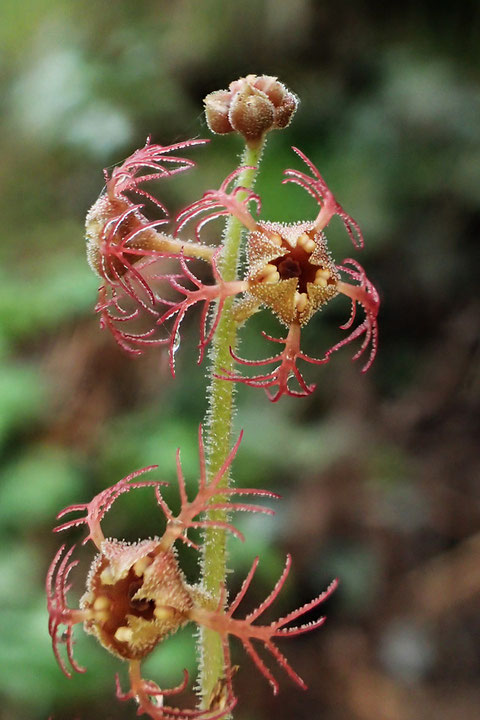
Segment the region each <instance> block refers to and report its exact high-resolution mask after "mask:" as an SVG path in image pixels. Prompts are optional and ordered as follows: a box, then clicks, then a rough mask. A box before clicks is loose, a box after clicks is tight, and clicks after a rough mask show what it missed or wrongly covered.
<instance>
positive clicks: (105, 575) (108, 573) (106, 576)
mask: <svg viewBox="0 0 480 720" xmlns="http://www.w3.org/2000/svg"><path fill="white" fill-rule="evenodd" d="M100 582H101V583H102V584H103V585H114V584H115V578H114V577H113V573H112V570H111V568H110V567H109V566H107V567H106V568H105V570H102V572H101V573H100Z"/></svg>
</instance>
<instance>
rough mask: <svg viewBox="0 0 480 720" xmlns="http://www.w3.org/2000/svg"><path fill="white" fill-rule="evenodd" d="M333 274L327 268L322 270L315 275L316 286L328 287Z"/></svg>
mask: <svg viewBox="0 0 480 720" xmlns="http://www.w3.org/2000/svg"><path fill="white" fill-rule="evenodd" d="M331 275H332V273H331V272H330V270H327V269H326V268H320V269H319V270H317V272H316V273H315V285H320V287H327V284H328V280H329V279H330V277H331Z"/></svg>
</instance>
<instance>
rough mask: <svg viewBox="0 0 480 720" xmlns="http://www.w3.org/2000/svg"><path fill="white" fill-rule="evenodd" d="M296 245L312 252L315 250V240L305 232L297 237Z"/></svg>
mask: <svg viewBox="0 0 480 720" xmlns="http://www.w3.org/2000/svg"><path fill="white" fill-rule="evenodd" d="M297 246H300V247H303V249H304V250H305V252H307V253H312V252H313V251H314V250H315V247H316V246H315V242H314V241H313V240H312V238H311V237H310V236H309V235H307V233H302V234H301V235H300V237H299V238H298V239H297Z"/></svg>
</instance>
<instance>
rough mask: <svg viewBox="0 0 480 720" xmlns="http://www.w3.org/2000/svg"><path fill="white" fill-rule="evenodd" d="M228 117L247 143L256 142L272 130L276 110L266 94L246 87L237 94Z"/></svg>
mask: <svg viewBox="0 0 480 720" xmlns="http://www.w3.org/2000/svg"><path fill="white" fill-rule="evenodd" d="M228 117H229V120H230V124H231V126H232V127H233V129H234V130H236V131H237V132H239V133H240V135H243V137H244V138H245V140H246V141H247V142H249V141H253V142H255V141H258V140H260V139H261V138H262V137H263V136H264V134H265V133H266V132H268V130H270V129H271V128H272V126H273V123H274V117H275V108H274V106H273V104H272V103H271V102H270V100H269V99H268V97H267V96H266V95H265V93H263V92H261V91H260V90H257V89H256V88H253V87H251V86H249V85H245V87H244V88H243V90H242V91H240V92H238V93H236V94H235V96H234V98H233V100H232V103H231V106H230V112H229V115H228Z"/></svg>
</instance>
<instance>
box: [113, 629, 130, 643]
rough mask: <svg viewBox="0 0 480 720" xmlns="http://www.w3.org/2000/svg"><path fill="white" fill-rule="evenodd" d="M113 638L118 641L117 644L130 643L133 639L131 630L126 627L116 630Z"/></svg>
mask: <svg viewBox="0 0 480 720" xmlns="http://www.w3.org/2000/svg"><path fill="white" fill-rule="evenodd" d="M113 637H114V638H115V640H118V642H130V640H131V639H132V637H133V630H132V628H129V627H127V626H126V625H121V626H120V627H119V628H117V630H116V631H115V635H114V636H113Z"/></svg>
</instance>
